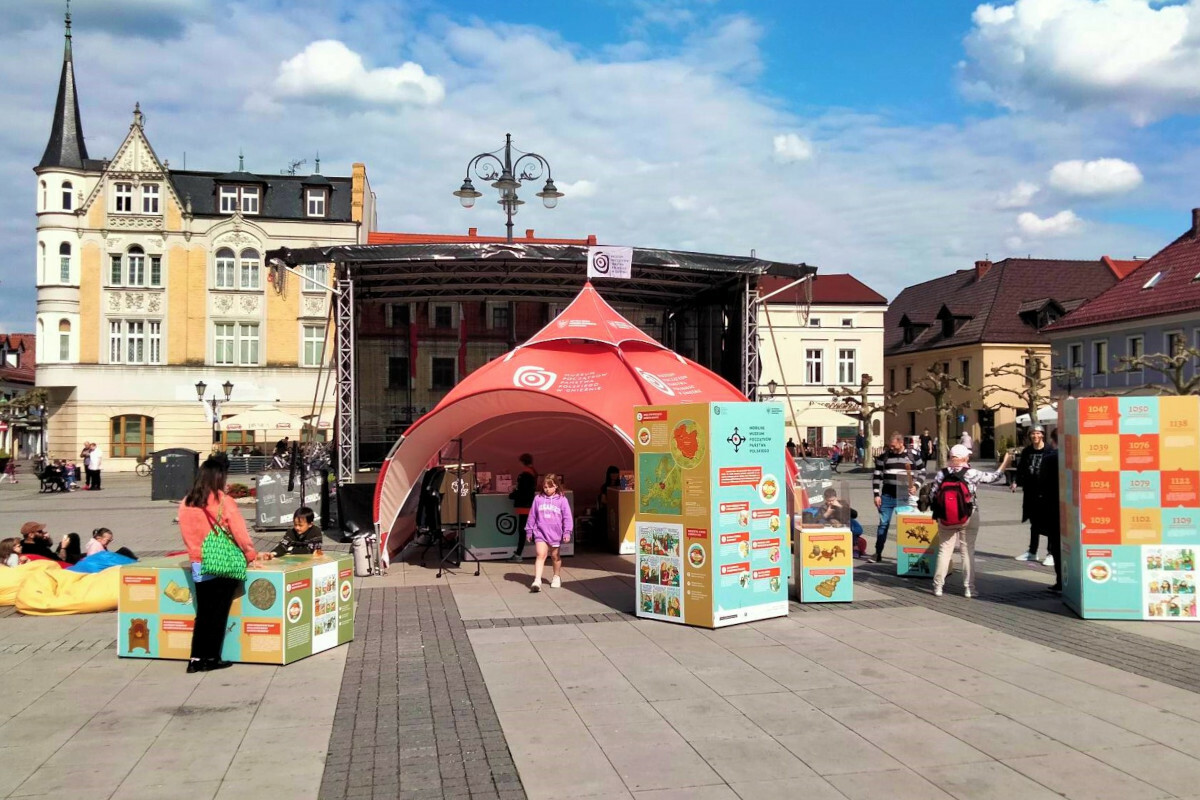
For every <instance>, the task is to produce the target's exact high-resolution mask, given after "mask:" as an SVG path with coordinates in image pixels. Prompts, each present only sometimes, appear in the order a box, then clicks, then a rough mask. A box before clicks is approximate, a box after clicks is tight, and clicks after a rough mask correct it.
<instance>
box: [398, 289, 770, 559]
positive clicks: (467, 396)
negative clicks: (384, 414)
mask: <svg viewBox="0 0 1200 800" xmlns="http://www.w3.org/2000/svg"><path fill="white" fill-rule="evenodd" d="M745 400H746V397H745V395H743V394H742V393H741V392H740V391H738V390H737V389H736V388H735V387H734V386H733V385H732V384H730V383H728V382H727V381H726V380H725V379H723V378H721V377H720V376H718V375H716V374H714V373H712V372H710V371H708V370H707V369H705V368H704V367H701V366H700V365H699V364H696V363H695V362H692V361H689V360H688V359H686V358H683V357H682V356H680V355H678V354H676V353H674V352H672V351H671V350H669V349H667V348H666V347H664V346H663V345H661V344H659V343H658V342H656V341H655V340H654V339H653V338H651V337H650V336H648V335H647V334H645V333H643V332H642V331H641V330H639V329H638V328H637V327H636V326H634V325H633V324H632V323H631V322H629V321H628V320H627V319H625V318H624V317H622V316H621V315H620V314H618V313H617V312H616V311H615V310H613V308H612V306H610V305H609V304H608V303H606V302H605V301H604V299H603V298H602V297H601V296H600V295H599V293H598V292H597V291H596V290H595V289H594V288H593V287H592V285H591V284H590V283H588V284H586V285H585V286H584V287H583V290H582V291H581V292H580V293H579V294H578V295H577V296H576V298H575V299H574V300H573V301H572V302H571V304H570V305H569V306H568V307H567V308H566V309H564V310H563V312H562V313H561V314H559V315H558V316H557V317H556V318H555V319H554V320H552V321H551V322H550V324H549V325H547V326H546V327H545V328H543V329H542V330H541V331H539V332H538V333H537V334H535V335H534V336H533V337H532V338H531V339H530V340H529V341H527V342H526V343H525V344H523V345H521V346H519V347H517V348H516V349H515V350H513V351H512V352H510V353H508V354H507V355H505V356H503V357H501V358H497V359H496V360H494V361H491V362H490V363H488V364H486V365H485V366H483V367H481V368H480V369H478V370H476V371H475V372H473V373H471V374H470V375H468V376H467V377H466V378H465V379H464V380H463V381H462V382H461V383H459V384H458V386H456V387H455V388H454V389H453V390H452V391H451V392H450V393H449V394H448V395H446V397H445V398H444V399H443V400H442V401H441V402H440V403H438V405H437V406H436V407H435V408H434V409H433V410H432V411H430V412H429V413H428V414H426V415H425V416H423V417H421V418H420V419H418V420H417V421H416V422H414V423H413V424H412V426H411V427H409V429H408V430H407V431H405V433H404V435H403V436H402V437H401V438H400V441H399V442H398V443H397V445H396V447H394V448H393V450H392V452H391V454H390V455H389V456H388V458H387V459H386V460H385V461H384V463H383V468H382V470H381V471H380V474H379V483H378V484H377V486H376V490H375V519H376V521H377V522H378V523H379V526H380V531H381V532H382V534H383V537H384V542H383V546H382V547H381V548H380V550H381V552H383V553H387V554H389V555H390V554H392V553H395V552H398V551H399V550H400V549H401V548H402V547H403V546H404V545H405V544H406V543H407V542H408V540H409V539H410V538H411V537H412V534H413V532H414V516H413V511H415V498H416V494H417V493H416V491H414V490H415V489H416V488H418V487H419V486H420V480H421V474H422V472H423V471H424V470H425V468H426V467H427V466H428V465H429V464H430V463H431V462H433V461H434V460H435V459H436V458H437V457H438V455H439V454H440V453H442V452H443V451H444V450H445V449H446V447H447V444H448V443H449V442H451V440H453V439H458V438H461V439H462V452H463V459H464V461H467V462H473V463H477V464H482V465H483V466H484V468H486V469H487V470H489V471H491V472H513V473H515V472H517V471H518V470H519V468H520V465H519V464H518V463H517V456H518V455H519V454H521V453H526V452H528V453H532V454H533V455H534V457H535V463H536V464H537V466H538V467H539V468H540V469H542V470H545V471H548V472H557V473H562V474H564V475H565V477H566V482H567V485H568V487H569V488H575V489H578V490H579V494H577V495H576V504H577V505H581V506H586V505H588V504H590V503H591V502H592V500H593V497H592V492H593V491H598V490H599V488H600V486H601V485H602V484H603V482H604V473H605V470H606V468H607V467H608V466H610V465H616V466H618V467H621V468H623V469H629V468H631V467H632V464H633V438H632V428H633V407H634V406H636V405H645V404H674V403H693V402H708V401H726V402H728V401H745ZM447 452H453V453H454V454H456V453H457V445H455V448H454V450H453V451H447ZM577 511H578V509H577Z"/></svg>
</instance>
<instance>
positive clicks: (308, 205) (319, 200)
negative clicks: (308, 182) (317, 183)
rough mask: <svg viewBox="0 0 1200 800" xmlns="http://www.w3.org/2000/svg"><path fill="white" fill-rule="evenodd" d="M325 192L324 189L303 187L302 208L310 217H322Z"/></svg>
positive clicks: (323, 214)
mask: <svg viewBox="0 0 1200 800" xmlns="http://www.w3.org/2000/svg"><path fill="white" fill-rule="evenodd" d="M326 198H327V193H326V191H325V190H324V189H305V190H304V208H305V213H307V214H308V216H310V217H324V216H325V203H326Z"/></svg>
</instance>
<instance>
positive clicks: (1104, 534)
mask: <svg viewBox="0 0 1200 800" xmlns="http://www.w3.org/2000/svg"><path fill="white" fill-rule="evenodd" d="M1079 517H1080V522H1082V523H1083V532H1082V534H1081V536H1080V538H1081V540H1082V542H1083V543H1084V544H1121V504H1120V503H1119V502H1117V501H1115V500H1113V501H1108V502H1093V503H1087V504H1084V505H1083V506H1082V507H1081V508H1080V512H1079Z"/></svg>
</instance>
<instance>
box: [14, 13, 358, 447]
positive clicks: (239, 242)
mask: <svg viewBox="0 0 1200 800" xmlns="http://www.w3.org/2000/svg"><path fill="white" fill-rule="evenodd" d="M316 167H317V172H316V173H314V174H312V175H308V176H303V175H288V174H284V175H272V174H255V173H251V172H248V171H245V170H244V168H243V165H242V163H241V158H240V157H239V164H238V169H237V170H235V171H231V172H216V171H208V172H206V171H194V170H191V171H189V170H175V169H172V168H171V167H170V165H169V163H167V162H165V161H162V160H160V159H159V158H158V156H157V155H156V154H155V152H154V148H153V147H152V146H151V144H150V141H149V139H148V138H147V134H146V129H145V119H144V117H143V115H142V113H141V110H140V108H135V109H134V111H133V118H132V121H131V124H130V126H129V133H128V134H127V135H126V137H125V140H124V141H123V142H122V144H121V145H120V147H118V148H117V151H116V152H115V153H114V154H113V155H112V157H111V158H104V159H95V158H91V157H89V154H88V152H87V148H86V145H85V142H84V138H83V130H82V121H81V117H80V113H79V104H78V98H77V96H76V86H75V75H74V64H73V59H72V52H71V30H70V20H69V17H68V20H67V33H66V47H65V52H64V58H63V68H62V74H61V77H60V81H59V89H58V100H57V103H56V106H55V111H54V120H53V123H52V127H51V132H50V139H49V142H48V143H47V145H46V151H45V154H44V155H43V156H42V159H41V161H40V163H39V164H38V165H37V167H35V168H34V172H35V174H36V181H37V195H36V203H37V212H36V213H37V243H36V269H37V320H36V337H37V353H38V359H37V360H38V364H37V376H36V382H37V386H39V387H43V388H45V389H46V390H47V392H48V393H49V404H48V406H49V409H48V413H49V420H48V424H47V436H48V454H49V455H50V457H51V458H61V457H68V456H74V455H77V454H78V453H79V450H80V448H81V446H82V444H83V442H85V441H94V442H98V443H100V444H101V446H102V448H103V451H104V453H105V454H106V456H107V460H106V463H105V469H117V470H120V469H130V468H132V466H133V465H134V464H135V463H136V459H137V458H140V457H144V456H145V455H146V454H148V453H149V452H150V451H152V450H155V449H164V448H168V447H188V448H192V449H196V450H199V451H201V452H207V451H208V450H209V448H210V446H211V437H212V419H211V417H210V414H209V411H208V407H207V405H202V404H201V403H200V402H199V400H198V398H197V391H196V384H197V383H198V382H201V381H202V382H204V383H205V384H207V386H208V387H209V388H208V390H207V392H206V397H211V396H212V395H213V393H214V392H215V393H216V394H217V396H218V397H222V398H223V392H222V391H221V389H220V388H219V387H220V386H221V385H223V384H224V383H226V382H229V383H232V384H233V392H232V394H231V400H230V401H229V402H227V403H224V404H223V405H222V406H221V408H220V416H222V417H224V416H228V415H231V414H235V413H237V412H239V411H244V410H246V409H248V408H250V407H251V406H254V405H258V404H264V403H269V404H271V405H274V406H277V407H278V408H280V409H281V410H283V411H286V412H288V413H291V414H294V415H296V416H307V415H309V414H310V413H311V410H312V406H313V402H314V395H315V394H316V392H317V389H318V381H317V378H318V373H319V367H320V366H321V365H322V364H324V363H327V362H328V357H329V355H330V348H328V347H326V343H327V340H328V341H331V336H332V332H331V325H330V324H329V309H330V293H329V292H328V291H326V290H325V289H324V288H322V287H321V286H319V285H318V283H315V282H312V281H310V280H307V279H300V278H297V277H296V276H286V277H285V278H284V279H283V280H282V281H278V282H276V283H273V282H272V281H271V280H270V277H269V270H268V269H267V265H266V264H265V261H264V255H265V254H266V252H267V251H268V250H271V249H274V248H278V247H285V246H286V247H313V246H325V245H334V244H355V243H361V242H365V241H366V239H367V233H368V231H369V230H371V229H373V228H374V223H375V198H374V195H373V194H372V192H371V187H370V184H369V182H368V180H367V174H366V168H365V166H364V165H362V164H355V165H353V169H352V174H351V175H350V176H348V177H326V176H323V175H321V174H320V161H319V160H318V161H317V162H316ZM331 277H332V276H331V275H329V274H327V270H326V269H324V268H321V267H315V268H312V271H311V272H310V273H307V274H306V278H311V279H312V280H313V281H318V282H320V283H321V284H326V285H328V284H329V283H330V281H331ZM330 383H331V382H330ZM322 388H323V389H324V398H323V399H324V409H325V412H324V419H325V420H331V419H332V416H333V411H332V409H333V403H332V391H331V389H330V386H329V384H328V383H325V382H322ZM321 399H322V398H320V397H318V399H317V402H318V403H320V402H321ZM249 436H250V434H249V433H243V434H230V437H231V438H229V439H228V440H227V443H228V444H231V445H232V444H242V443H245V442H244V441H243V440H242V439H241V438H238V437H246V438H249ZM262 438H272V441H271V442H269V443H268V445H269V444H273V438H277V437H262V436H261V434H260V442H261V439H262Z"/></svg>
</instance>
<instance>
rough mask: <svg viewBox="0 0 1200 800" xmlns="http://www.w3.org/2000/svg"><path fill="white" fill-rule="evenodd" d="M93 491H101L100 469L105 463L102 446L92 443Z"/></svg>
mask: <svg viewBox="0 0 1200 800" xmlns="http://www.w3.org/2000/svg"><path fill="white" fill-rule="evenodd" d="M91 456H92V490H93V491H96V492H98V491H100V467H101V465H102V464H103V463H104V452H103V451H101V449H100V445H98V444H96V443H95V442H93V443H92V453H91Z"/></svg>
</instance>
